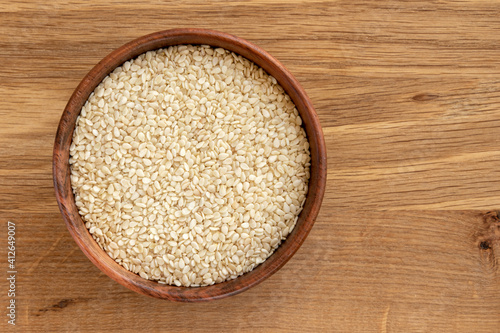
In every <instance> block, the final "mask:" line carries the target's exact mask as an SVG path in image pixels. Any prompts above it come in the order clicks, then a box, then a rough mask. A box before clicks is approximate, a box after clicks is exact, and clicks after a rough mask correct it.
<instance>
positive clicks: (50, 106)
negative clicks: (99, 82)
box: [0, 0, 500, 332]
mask: <svg viewBox="0 0 500 333" xmlns="http://www.w3.org/2000/svg"><path fill="white" fill-rule="evenodd" d="M1 4H2V5H1V6H0V8H1V10H0V21H1V22H2V24H1V25H0V59H1V60H2V65H3V66H2V67H0V93H1V96H2V99H0V120H1V122H0V156H1V157H2V158H1V159H0V228H1V229H0V230H1V232H0V247H1V248H2V249H5V237H4V236H3V235H5V230H6V229H5V225H6V221H7V220H12V221H15V222H17V226H18V234H19V240H18V241H19V242H18V252H19V253H18V256H19V257H18V260H19V281H18V287H19V295H18V296H17V299H18V302H19V308H18V309H19V312H18V324H19V327H18V329H20V331H68V332H75V331H91V330H94V331H102V330H107V331H120V332H124V331H127V330H129V331H134V330H135V331H137V330H138V329H144V330H149V331H151V332H157V331H181V332H182V331H195V332H201V331H204V332H206V331H213V332H221V331H228V332H229V331H232V332H234V331H262V332H290V331H294V332H322V331H334V332H337V331H338V332H345V331H357V332H359V331H363V332H423V331H427V332H428V331H444V332H478V331H479V332H498V327H500V298H499V297H498V295H499V294H500V278H499V276H500V273H499V263H500V262H499V259H498V258H499V256H500V252H499V251H500V249H499V243H500V241H499V236H498V234H497V232H498V231H496V230H498V229H495V228H496V223H498V222H495V221H496V218H495V217H494V216H495V214H496V213H490V214H488V213H489V212H495V211H497V210H498V209H500V193H499V188H500V177H499V176H500V171H499V170H500V148H499V147H500V135H498V126H499V125H500V60H499V59H500V48H499V46H498V45H500V21H499V20H498V17H499V15H500V2H498V1H482V0H479V1H478V0H470V1H466V0H463V1H447V0H443V1H400V2H391V1H384V0H381V1H365V0H363V1H362V0H357V1H341V0H337V1H313V2H308V1H303V0H293V1H288V2H284V1H277V0H269V1H264V0H262V1H257V0H255V1H254V0H252V1H245V2H239V1H217V2H201V1H187V2H166V1H154V2H153V1H151V2H147V1H146V2H142V1H141V2H139V1H131V2H128V1H127V2H125V1H118V0H112V1H107V2H106V3H105V4H103V3H97V2H96V1H92V0H91V1H85V2H84V1H71V2H70V3H68V2H62V1H51V3H50V4H46V3H43V2H41V1H8V2H7V1H2V2H1ZM187 26H189V27H199V28H208V29H217V30H221V31H224V32H227V33H231V34H234V35H237V36H240V37H242V38H245V39H247V40H249V41H250V42H253V43H255V44H257V45H258V46H260V47H262V48H264V49H265V50H266V51H268V52H269V53H271V54H272V55H273V56H275V57H276V58H277V59H278V60H280V61H281V62H282V63H283V64H284V65H285V66H286V67H287V68H288V69H289V70H290V71H291V72H292V73H293V74H294V75H295V76H296V77H297V79H298V80H299V82H300V83H301V84H302V86H303V87H304V88H305V90H306V92H307V93H308V95H309V97H310V98H311V100H312V101H313V104H314V106H315V108H316V110H317V112H318V114H319V118H320V121H321V124H322V126H323V129H324V131H325V139H326V144H327V150H328V165H329V174H328V182H327V192H326V195H325V201H324V203H323V206H322V210H321V211H320V215H319V217H318V219H317V222H316V223H315V226H314V228H313V229H312V231H311V234H310V235H309V236H308V238H307V240H306V242H305V243H304V245H303V247H302V248H301V249H300V250H299V252H298V253H297V254H296V255H295V256H294V257H293V258H292V260H291V261H290V262H289V263H287V264H286V265H285V266H284V267H283V269H281V270H280V271H279V272H278V273H277V274H275V275H273V276H272V277H271V278H270V279H269V280H266V281H265V282H264V283H262V284H260V285H259V286H256V287H255V288H252V289H251V290H249V291H247V292H244V293H242V294H241V295H238V296H234V297H231V298H228V299H225V300H220V301H216V302H213V303H204V304H173V303H169V302H166V301H161V300H154V299H150V298H146V297H142V296H140V295H136V294H135V293H132V292H130V291H129V290H128V289H126V288H124V287H121V286H120V285H118V284H117V283H115V282H114V281H112V280H111V279H109V278H108V277H107V276H105V275H104V274H102V273H101V272H100V271H99V270H98V269H97V268H96V267H95V266H94V265H92V264H91V263H90V261H89V260H88V259H86V257H85V256H84V255H83V253H82V252H81V251H80V250H79V249H78V247H77V245H76V244H75V243H74V241H73V240H72V238H71V236H70V235H69V233H68V232H67V230H66V229H65V226H64V223H63V221H62V218H61V216H60V213H59V212H58V209H57V204H56V201H55V197H54V194H53V187H52V180H51V153H52V146H53V140H54V136H55V132H56V128H57V123H58V121H59V118H60V116H61V113H62V111H63V109H64V106H65V104H66V102H67V101H68V99H69V97H70V95H71V93H72V91H73V90H74V88H75V87H76V86H77V85H78V83H79V82H80V80H81V79H82V78H83V76H84V75H85V74H86V73H87V72H88V71H89V70H90V69H91V68H92V67H93V66H94V65H95V64H96V63H97V62H98V61H99V60H100V59H102V58H103V57H104V56H105V55H106V54H108V53H109V52H111V51H112V50H114V49H115V48H117V47H118V46H120V45H122V44H124V43H126V42H128V41H130V40H132V39H134V38H137V37H139V36H141V35H145V34H147V33H151V32H154V31H158V30H164V29H170V28H178V27H187ZM484 242H486V243H484ZM481 244H482V245H481ZM1 253H2V255H3V256H5V255H6V252H5V250H2V251H1ZM0 262H1V265H0V269H1V270H2V271H5V261H4V259H1V258H0ZM2 279H3V278H2ZM2 286H3V284H2ZM2 288H3V287H2ZM2 290H5V289H2ZM5 301H6V299H5V294H4V292H2V293H0V306H4V304H5ZM5 327H6V322H5V321H4V320H0V330H2V331H5V329H4V328H5Z"/></svg>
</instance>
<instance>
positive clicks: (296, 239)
mask: <svg viewBox="0 0 500 333" xmlns="http://www.w3.org/2000/svg"><path fill="white" fill-rule="evenodd" d="M178 44H207V45H212V46H214V47H222V48H225V49H227V50H230V51H233V52H235V53H238V54H240V55H242V56H243V57H245V58H247V59H249V60H251V61H253V62H255V63H256V64H257V65H259V66H260V67H262V68H263V69H265V70H266V71H267V72H268V73H269V74H270V75H272V76H274V77H275V78H276V79H277V80H278V82H279V83H280V84H281V86H282V87H283V88H284V89H285V91H286V92H287V93H288V94H289V96H290V97H291V98H292V100H293V102H294V103H295V105H296V107H297V109H298V111H299V113H300V115H301V117H302V120H303V123H304V127H305V130H306V134H307V137H308V140H309V144H310V151H311V178H310V180H309V192H308V194H307V199H306V202H305V205H304V208H303V210H302V212H301V214H300V217H299V219H298V221H297V224H296V226H295V228H294V230H293V232H292V233H290V234H289V235H288V237H287V239H286V240H285V241H284V242H283V243H282V244H281V245H280V246H279V247H278V249H276V251H275V252H274V253H273V254H272V255H271V256H270V257H269V258H268V259H267V260H266V261H265V262H264V263H262V264H260V265H259V266H257V267H255V269H253V270H252V271H250V272H248V273H246V274H243V275H241V276H239V277H238V278H236V279H234V280H230V281H226V282H222V283H217V284H215V285H211V286H207V287H175V286H170V285H164V284H159V283H157V282H154V281H149V280H146V279H143V278H141V277H140V276H139V275H137V274H134V273H132V272H129V271H128V270H126V269H125V268H123V267H122V266H120V265H119V264H117V263H116V262H115V261H114V260H113V259H112V258H111V257H109V256H108V254H107V253H105V252H104V251H103V250H102V249H101V248H100V247H99V246H98V245H97V243H96V241H95V240H94V239H93V238H92V236H91V235H90V233H89V232H88V230H87V228H86V227H85V224H84V223H83V221H82V219H81V217H80V215H79V213H78V209H77V207H76V204H75V198H74V196H73V191H72V188H71V183H70V166H69V148H70V145H71V141H72V137H73V131H74V128H75V123H76V119H77V117H78V115H79V114H80V110H81V108H82V106H83V105H84V103H85V101H86V100H87V98H88V97H89V95H90V94H91V93H92V92H93V91H94V89H95V87H97V85H98V84H99V83H101V81H102V80H103V79H104V78H105V77H106V75H108V74H109V73H110V72H112V71H113V70H114V69H115V68H116V67H118V66H120V65H121V64H123V63H124V62H125V61H127V60H129V59H132V58H135V57H137V56H138V55H140V54H142V53H144V52H147V51H150V50H155V49H159V48H164V47H168V46H170V45H178ZM53 177H54V187H55V191H56V197H57V202H58V204H59V209H60V210H61V213H62V215H63V218H64V221H65V222H66V226H67V227H68V230H69V232H70V233H71V236H73V238H74V239H75V241H76V243H77V244H78V246H79V247H80V248H81V249H82V251H83V252H84V253H85V255H86V256H87V257H88V258H89V259H90V260H91V261H92V262H93V263H94V264H95V265H96V266H97V267H98V268H99V269H100V270H101V271H103V272H104V273H106V274H107V275H108V276H109V277H110V278H112V279H113V280H115V281H117V282H118V283H120V284H122V285H124V286H125V287H127V288H129V289H131V290H133V291H136V292H138V293H141V294H144V295H148V296H152V297H157V298H164V299H169V300H172V301H183V302H195V301H204V300H213V299H219V298H223V297H227V296H230V295H235V294H237V293H240V292H242V291H244V290H246V289H248V288H250V287H252V286H255V285H256V284H258V283H260V282H262V281H263V280H265V279H266V278H268V277H269V276H271V275H272V274H273V273H275V272H276V271H277V270H278V269H280V268H281V267H282V266H283V265H284V264H285V263H286V262H287V261H288V260H289V259H290V258H291V257H292V256H293V255H294V253H295V252H296V251H297V250H298V248H299V247H300V246H301V245H302V243H303V242H304V240H305V238H306V236H307V234H308V233H309V231H310V230H311V228H312V226H313V224H314V220H315V219H316V216H317V215H318V211H319V209H320V206H321V201H322V200H323V194H324V192H325V184H326V148H325V141H324V137H323V131H322V129H321V126H320V123H319V120H318V116H317V114H316V111H315V110H314V107H313V105H312V103H311V101H310V100H309V97H307V94H306V93H305V91H304V89H303V88H302V87H301V86H300V84H299V83H298V82H297V80H296V79H295V78H294V77H293V76H292V74H290V73H289V72H288V70H286V69H285V67H283V65H282V64H280V62H279V61H278V60H276V59H275V58H273V57H272V56H271V55H269V54H268V53H267V52H266V51H264V50H262V49H261V48H259V47H258V46H255V45H253V44H251V43H249V42H247V41H245V40H243V39H241V38H238V37H235V36H232V35H228V34H226V33H222V32H217V31H211V30H204V29H174V30H166V31H160V32H156V33H153V34H150V35H147V36H143V37H140V38H138V39H136V40H134V41H132V42H130V43H127V44H125V45H123V46H122V47H120V48H118V49H117V50H115V51H113V52H111V53H110V54H109V55H108V56H106V57H105V58H104V59H103V60H101V62H99V63H98V64H97V65H96V66H95V67H94V68H92V70H91V71H90V72H89V73H88V74H87V75H86V76H85V77H84V78H83V80H82V82H80V84H79V85H78V87H77V88H76V90H75V91H74V92H73V95H72V96H71V98H70V99H69V101H68V104H67V105H66V108H65V110H64V113H63V115H62V117H61V121H60V123H59V127H58V129H57V134H56V139H55V144H54V155H53Z"/></svg>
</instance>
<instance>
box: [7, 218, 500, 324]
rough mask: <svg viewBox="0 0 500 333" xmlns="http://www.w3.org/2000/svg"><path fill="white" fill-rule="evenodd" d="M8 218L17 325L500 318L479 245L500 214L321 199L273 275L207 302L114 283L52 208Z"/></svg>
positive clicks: (490, 271) (494, 262) (494, 266)
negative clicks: (308, 228)
mask: <svg viewBox="0 0 500 333" xmlns="http://www.w3.org/2000/svg"><path fill="white" fill-rule="evenodd" d="M10 216H12V215H11V214H10ZM0 217H1V218H0V220H2V221H3V220H4V218H5V217H6V213H5V212H2V213H0ZM13 220H14V221H16V222H17V225H18V226H19V227H18V234H19V239H20V240H19V258H20V262H19V271H20V274H19V281H18V284H19V285H20V286H22V289H21V290H22V292H21V293H20V295H19V296H18V300H19V309H20V310H19V325H20V327H29V328H30V329H31V330H33V331H42V330H53V331H54V330H55V331H75V330H77V331H91V330H98V331H102V330H106V331H108V330H110V331H121V330H122V329H123V328H122V327H124V326H126V327H127V328H128V329H130V330H131V331H136V330H139V329H141V330H147V331H158V330H160V329H162V328H168V329H169V330H171V331H194V332H206V331H227V332H233V331H235V330H237V331H256V330H258V331H265V332H276V331H278V332H290V331H297V332H298V331H306V332H320V331H322V332H324V331H337V330H338V331H356V332H360V331H381V330H382V328H385V329H386V330H387V331H437V330H444V331H450V332H451V331H464V332H466V331H469V332H470V331H484V332H493V331H495V330H496V329H497V328H498V325H500V300H499V299H498V297H497V296H498V293H499V292H500V274H499V273H500V272H499V265H498V264H499V263H498V257H497V256H496V254H494V253H495V252H494V251H498V249H499V248H500V238H498V237H497V238H496V240H495V241H491V242H490V243H489V246H491V248H489V249H483V248H481V246H480V243H481V242H482V241H483V240H484V239H486V238H488V237H489V236H491V234H490V233H489V232H491V231H490V230H489V229H488V228H487V226H497V227H500V222H499V220H498V217H497V216H496V213H491V214H488V213H486V212H476V211H469V212H437V211H423V210H422V211H401V212H398V213H397V214H394V213H392V212H376V211H372V212H368V211H361V212H360V211H352V210H336V211H333V210H326V209H325V210H323V211H322V213H321V214H320V217H319V218H318V221H317V222H316V225H315V227H314V229H313V231H312V233H311V234H310V236H309V237H308V239H307V241H306V242H305V244H304V245H303V247H302V248H301V249H300V250H299V252H298V253H297V254H296V256H294V258H293V259H292V260H291V261H290V262H289V263H288V264H287V265H286V266H285V267H284V268H283V269H282V270H280V271H279V272H278V273H277V274H275V275H274V276H272V277H271V278H270V279H269V280H267V281H265V282H264V283H262V284H260V285H259V286H257V287H255V288H252V289H250V290H249V291H247V292H245V293H243V294H240V295H238V296H234V297H231V298H228V299H224V300H221V301H215V302H211V303H202V304H177V303H171V302H167V301H162V300H156V299H151V298H147V297H144V296H140V295H138V294H135V293H132V292H130V291H128V290H127V289H125V288H124V287H122V286H120V285H118V284H117V283H115V282H114V281H112V280H111V279H109V278H108V277H107V276H105V275H104V274H103V273H101V272H100V271H99V270H98V269H97V268H96V267H95V266H93V265H92V264H91V263H90V261H89V260H88V259H87V258H86V257H85V256H84V255H83V253H82V252H81V251H80V250H79V249H78V247H77V246H76V244H75V242H74V241H73V240H72V239H71V237H70V236H69V234H68V233H67V231H66V230H65V228H64V226H63V222H62V219H61V218H60V216H59V215H58V214H57V213H52V214H16V216H15V218H14V219H13ZM1 227H2V228H4V227H5V226H4V224H2V226H1ZM2 245H3V244H2ZM42 281H44V283H42ZM54 284H56V285H58V286H59V287H57V288H56V287H55V286H54ZM34 295H36V297H33V296H34ZM2 297H4V296H3V295H2ZM70 318H71V320H70ZM122 324H123V326H121V325H122ZM28 325H29V326H28ZM382 331H383V330H382Z"/></svg>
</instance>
